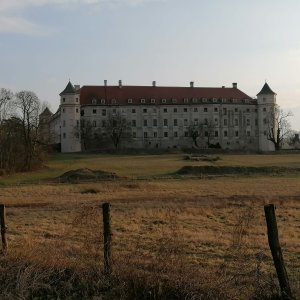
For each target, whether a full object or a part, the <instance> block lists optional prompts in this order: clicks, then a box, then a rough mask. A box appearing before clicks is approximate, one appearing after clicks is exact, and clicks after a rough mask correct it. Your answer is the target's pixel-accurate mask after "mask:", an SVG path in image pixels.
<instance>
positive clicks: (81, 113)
mask: <svg viewBox="0 0 300 300" xmlns="http://www.w3.org/2000/svg"><path fill="white" fill-rule="evenodd" d="M80 115H81V116H82V117H83V116H84V109H82V110H81V111H80Z"/></svg>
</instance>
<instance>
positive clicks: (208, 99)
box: [63, 98, 250, 104]
mask: <svg viewBox="0 0 300 300" xmlns="http://www.w3.org/2000/svg"><path fill="white" fill-rule="evenodd" d="M63 99H64V98H63ZM210 100H211V101H212V102H213V103H218V102H222V103H237V102H238V99H227V98H221V99H218V98H211V99H210V98H191V99H190V98H183V103H199V102H204V103H205V102H209V101H210ZM240 101H241V102H243V103H250V99H242V100H240ZM97 102H98V101H97V99H95V98H93V99H92V104H97ZM106 102H107V103H109V101H106V100H105V99H101V100H100V103H101V104H105V103H106ZM117 102H118V101H117V99H111V103H112V104H117ZM159 102H160V103H167V99H166V98H163V99H160V100H156V99H154V98H151V99H150V103H152V104H155V103H159ZM170 102H171V103H173V104H176V103H178V101H177V99H176V98H172V99H170ZM127 103H129V104H131V103H133V99H131V98H129V99H127ZM140 103H142V104H145V103H146V99H145V98H142V99H140Z"/></svg>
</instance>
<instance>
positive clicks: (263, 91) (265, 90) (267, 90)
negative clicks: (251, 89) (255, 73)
mask: <svg viewBox="0 0 300 300" xmlns="http://www.w3.org/2000/svg"><path fill="white" fill-rule="evenodd" d="M259 95H276V93H274V92H273V91H272V90H271V88H270V87H269V85H268V84H267V83H265V84H264V86H263V88H262V89H261V91H260V92H259V93H258V94H257V96H259Z"/></svg>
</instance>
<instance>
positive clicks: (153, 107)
mask: <svg viewBox="0 0 300 300" xmlns="http://www.w3.org/2000/svg"><path fill="white" fill-rule="evenodd" d="M119 88H120V89H121V86H119ZM139 88H140V87H139ZM153 88H156V87H153ZM86 89H88V87H87V88H86ZM135 89H136V87H131V88H130V91H131V92H134V91H135ZM234 89H237V88H236V86H234V87H233V88H231V89H230V90H229V91H226V92H227V95H228V92H232V93H236V92H237V91H236V90H234ZM170 90H171V91H172V88H171V89H170ZM88 91H89V92H90V96H89V94H88V96H86V95H87V93H85V94H84V93H83V92H80V90H79V89H76V88H74V87H73V86H72V84H71V83H69V84H68V85H67V87H66V89H65V90H64V91H63V92H62V93H61V94H60V96H61V99H60V100H61V102H60V108H59V111H58V112H57V113H56V114H55V115H54V116H56V117H55V118H53V120H52V121H51V124H50V128H52V132H54V136H55V138H54V140H53V141H56V142H57V141H58V140H59V138H58V137H60V143H61V152H80V151H81V150H84V147H82V143H83V140H81V134H80V133H81V132H82V130H83V129H84V127H86V126H87V124H90V128H89V129H88V130H90V131H91V132H92V133H93V134H96V133H97V134H98V135H103V136H104V135H105V126H104V123H105V122H106V121H107V118H108V116H109V115H110V114H112V115H113V114H118V113H120V114H121V115H122V117H123V118H125V119H126V120H127V121H128V123H129V124H130V126H129V129H128V130H129V135H130V138H126V139H125V140H123V141H122V143H121V145H122V147H123V148H139V149H152V148H153V149H168V148H169V149H170V148H177V149H182V148H191V147H193V146H194V145H193V141H192V139H191V137H190V136H189V127H190V126H191V124H195V125H197V124H203V132H202V135H201V136H199V138H198V146H199V148H207V147H208V131H210V132H209V136H210V137H209V144H211V145H217V144H219V145H220V146H221V148H222V149H229V150H242V151H274V145H273V144H272V143H271V142H270V141H268V139H267V132H268V126H269V123H268V122H267V121H266V120H268V117H269V114H270V112H271V111H272V110H274V107H275V104H276V94H275V93H274V92H272V90H271V89H270V88H269V86H268V85H267V84H265V86H264V87H263V89H262V90H261V92H260V93H259V94H258V95H257V100H256V99H251V98H249V97H248V98H246V99H242V100H239V101H237V100H236V99H232V98H200V97H198V99H197V98H192V99H188V98H184V99H182V101H181V102H179V101H177V99H174V98H172V99H170V101H168V102H167V101H165V99H149V101H148V102H147V103H145V102H146V101H145V99H143V98H141V99H139V101H138V102H137V101H135V103H132V102H133V101H132V99H130V98H129V99H122V101H119V102H118V99H112V100H111V101H107V102H105V101H104V100H103V99H102V98H101V97H100V96H99V97H98V98H99V99H98V100H96V98H97V95H95V92H93V89H92V88H91V89H90V90H88ZM183 91H184V88H183ZM217 91H218V93H222V92H223V90H222V89H221V88H220V89H218V90H217ZM238 91H239V90H238ZM117 92H118V91H117ZM121 92H123V91H121ZM146 92H147V88H145V93H146ZM240 93H242V92H240ZM82 94H84V95H83V96H82V97H85V98H84V99H80V97H81V95H82ZM244 95H245V94H244ZM227 97H228V96H227ZM100 98H101V99H100ZM156 98H157V97H156ZM186 99H188V100H189V101H186ZM175 100H176V101H175ZM183 100H184V101H183ZM81 101H82V102H81ZM57 116H60V117H57ZM58 121H59V122H60V125H59V126H60V127H59V128H58ZM208 123H209V124H213V126H212V128H211V129H208V125H205V124H208ZM81 126H82V128H81ZM58 131H59V132H58ZM100 148H101V147H100Z"/></svg>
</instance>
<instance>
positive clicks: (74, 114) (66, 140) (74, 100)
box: [59, 81, 81, 152]
mask: <svg viewBox="0 0 300 300" xmlns="http://www.w3.org/2000/svg"><path fill="white" fill-rule="evenodd" d="M59 95H60V126H61V127H60V140H61V152H80V151H81V141H80V99H79V98H80V94H79V87H78V86H76V88H75V87H74V86H73V85H72V83H71V82H70V81H69V83H68V84H67V86H66V88H65V89H64V90H63V91H62V92H61V93H60V94H59Z"/></svg>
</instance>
